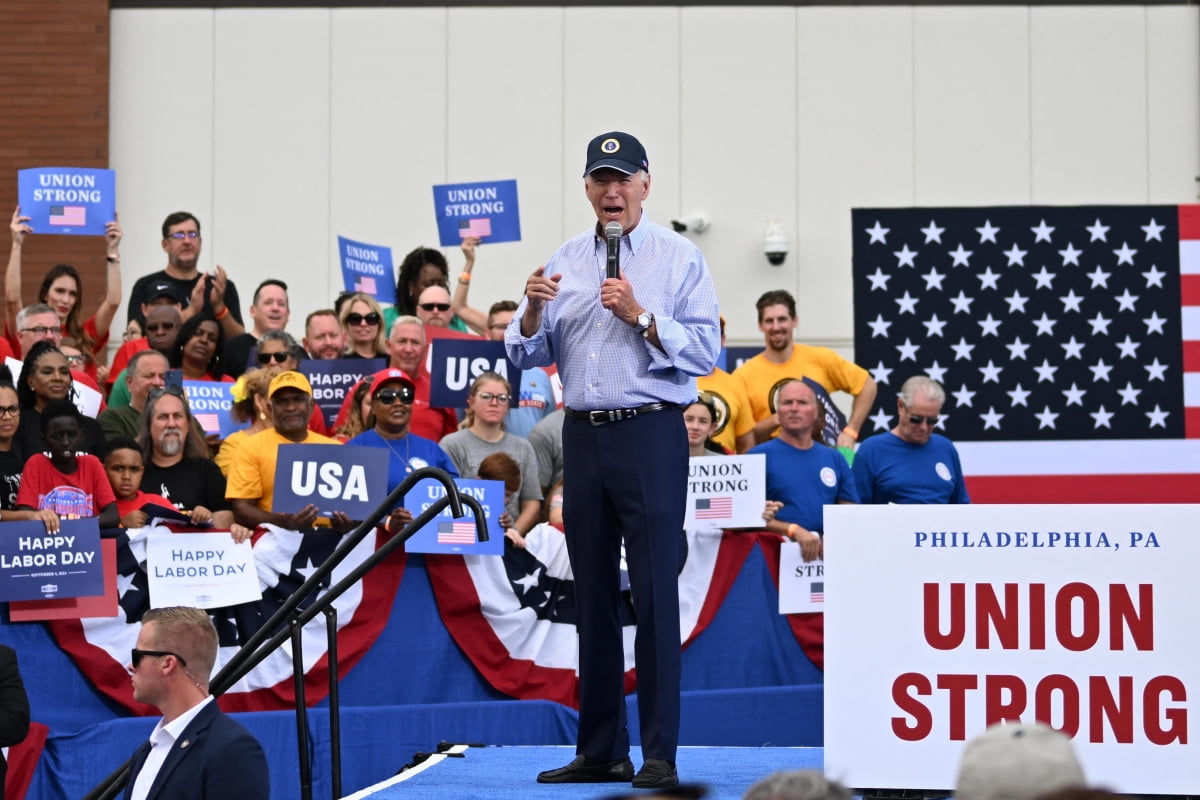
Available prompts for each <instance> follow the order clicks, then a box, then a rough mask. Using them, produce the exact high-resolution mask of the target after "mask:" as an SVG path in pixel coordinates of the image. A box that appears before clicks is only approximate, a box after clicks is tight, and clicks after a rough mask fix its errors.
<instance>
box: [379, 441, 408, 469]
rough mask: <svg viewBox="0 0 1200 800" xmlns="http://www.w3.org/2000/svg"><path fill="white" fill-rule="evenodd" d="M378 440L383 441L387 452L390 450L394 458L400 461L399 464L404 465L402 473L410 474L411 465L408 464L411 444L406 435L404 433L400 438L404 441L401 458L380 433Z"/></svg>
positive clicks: (397, 451)
mask: <svg viewBox="0 0 1200 800" xmlns="http://www.w3.org/2000/svg"><path fill="white" fill-rule="evenodd" d="M376 433H379V431H376ZM379 438H380V439H383V443H384V444H386V445H387V446H388V450H391V451H392V454H393V455H394V456H396V458H398V459H400V461H401V463H403V464H404V471H405V472H412V464H410V463H409V454H410V452H411V448H412V443H411V442H410V441H409V438H408V433H407V432H405V434H404V436H402V437H401V438H402V439H404V455H403V456H401V455H400V451H399V450H397V449H396V448H394V447H392V441H391V439H389V438H388V437H386V436H384V435H383V434H382V433H380V434H379Z"/></svg>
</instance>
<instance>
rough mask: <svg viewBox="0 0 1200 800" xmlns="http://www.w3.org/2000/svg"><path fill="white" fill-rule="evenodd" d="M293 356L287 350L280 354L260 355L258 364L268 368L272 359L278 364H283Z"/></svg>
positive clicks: (281, 351)
mask: <svg viewBox="0 0 1200 800" xmlns="http://www.w3.org/2000/svg"><path fill="white" fill-rule="evenodd" d="M290 355H291V353H289V352H288V351H287V350H280V351H279V352H278V353H259V354H258V363H260V364H262V365H264V366H266V365H267V364H270V363H271V359H275V363H276V364H282V363H283V362H285V361H287V360H288V357H289V356H290Z"/></svg>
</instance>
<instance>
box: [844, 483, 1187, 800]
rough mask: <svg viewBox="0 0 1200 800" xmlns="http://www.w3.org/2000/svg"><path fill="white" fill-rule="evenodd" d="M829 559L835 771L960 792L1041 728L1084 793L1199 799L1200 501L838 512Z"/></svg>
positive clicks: (853, 780) (867, 783)
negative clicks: (1004, 726) (1068, 758)
mask: <svg viewBox="0 0 1200 800" xmlns="http://www.w3.org/2000/svg"><path fill="white" fill-rule="evenodd" d="M825 549H826V553H825V557H826V559H827V560H829V561H830V562H831V563H833V564H836V565H837V570H838V580H837V582H836V583H834V584H833V585H832V586H831V587H830V589H831V591H829V592H827V593H826V603H825V771H826V772H827V773H828V774H831V775H835V776H837V777H838V778H839V779H841V780H843V781H844V782H846V783H847V784H849V785H851V786H855V787H887V788H912V789H951V788H953V785H954V778H955V774H956V772H957V766H958V760H959V758H960V756H961V753H962V750H963V747H964V744H965V743H966V741H967V740H968V739H969V738H971V737H972V736H975V735H976V734H978V733H979V732H981V731H982V730H983V729H984V728H985V727H986V726H987V725H988V724H990V723H992V722H996V721H999V720H1001V719H1021V720H1024V721H1026V722H1029V721H1032V720H1035V719H1036V720H1041V721H1043V722H1046V723H1047V724H1049V725H1051V726H1053V727H1055V728H1057V729H1059V730H1062V731H1063V732H1064V733H1067V734H1068V735H1070V736H1071V737H1072V738H1073V742H1074V745H1075V749H1076V752H1077V753H1078V754H1079V756H1080V759H1081V761H1082V762H1083V765H1084V771H1085V774H1086V776H1087V779H1088V783H1089V784H1091V785H1099V786H1104V787H1107V788H1111V789H1114V790H1116V791H1118V792H1126V793H1129V792H1135V793H1147V794H1194V793H1195V792H1196V790H1197V788H1198V787H1200V768H1198V767H1197V765H1198V764H1200V745H1198V744H1197V742H1196V734H1195V733H1193V731H1194V730H1195V729H1196V719H1197V716H1198V715H1200V706H1197V700H1198V699H1200V636H1198V635H1197V634H1198V632H1200V623H1198V622H1197V619H1198V617H1197V614H1198V613H1200V611H1198V609H1200V582H1198V581H1197V580H1196V579H1195V575H1194V573H1195V565H1196V564H1197V562H1198V561H1200V506H1192V505H1176V506H1151V505H1145V506H1067V505H1028V506H1019V505H1016V506H831V507H827V508H826V509H825Z"/></svg>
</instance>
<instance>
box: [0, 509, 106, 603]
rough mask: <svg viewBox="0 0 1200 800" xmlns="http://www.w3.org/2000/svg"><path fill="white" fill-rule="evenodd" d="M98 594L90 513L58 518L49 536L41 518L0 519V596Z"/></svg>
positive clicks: (96, 544)
mask: <svg viewBox="0 0 1200 800" xmlns="http://www.w3.org/2000/svg"><path fill="white" fill-rule="evenodd" d="M102 594H104V564H103V562H102V560H101V558H100V525H99V522H98V521H97V519H96V517H88V518H86V519H64V520H61V521H60V522H59V529H58V533H56V534H54V535H53V536H51V535H50V534H48V533H46V526H45V525H44V524H43V523H42V521H41V520H32V521H21V522H5V523H3V524H2V525H0V600H4V601H7V600H51V599H55V598H66V597H95V596H97V595H102Z"/></svg>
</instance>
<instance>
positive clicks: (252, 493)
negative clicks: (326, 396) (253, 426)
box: [225, 371, 353, 531]
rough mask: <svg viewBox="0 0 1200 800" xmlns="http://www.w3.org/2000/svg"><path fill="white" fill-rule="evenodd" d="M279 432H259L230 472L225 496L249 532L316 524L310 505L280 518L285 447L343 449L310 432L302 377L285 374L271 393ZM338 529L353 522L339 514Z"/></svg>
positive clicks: (240, 452)
mask: <svg viewBox="0 0 1200 800" xmlns="http://www.w3.org/2000/svg"><path fill="white" fill-rule="evenodd" d="M267 397H268V402H269V403H270V404H271V415H272V418H273V419H274V420H275V427H273V428H267V429H266V430H265V431H260V432H259V433H256V434H254V435H253V436H251V437H250V438H248V439H246V441H245V442H243V443H242V446H241V447H239V448H238V450H237V452H236V453H235V454H234V457H233V463H232V464H231V465H230V467H229V481H228V484H227V486H226V488H225V497H226V498H227V499H228V500H229V502H230V503H231V504H232V505H233V513H234V516H236V517H237V521H238V522H240V523H241V524H243V525H245V526H246V527H248V528H254V527H256V526H258V525H264V524H269V525H278V526H279V527H281V528H287V529H289V530H294V531H296V530H301V529H303V528H310V527H312V526H313V524H314V523H315V522H316V521H317V507H316V506H315V505H313V504H311V503H310V504H308V505H307V506H305V507H304V508H302V509H300V510H299V511H296V512H293V513H289V514H279V513H276V512H275V511H273V510H272V507H273V504H274V500H275V462H276V459H277V457H278V454H279V445H281V444H341V442H339V441H338V440H337V439H330V438H329V437H328V436H321V435H320V434H318V433H313V432H312V431H310V430H309V429H308V418H309V417H310V416H311V415H312V409H313V399H312V386H311V385H310V384H309V382H308V379H307V378H305V377H304V376H303V375H301V374H300V373H299V372H290V371H289V372H281V373H279V374H278V375H276V376H275V377H274V378H272V379H271V384H270V386H269V387H268V388H267ZM332 525H333V527H334V528H335V529H336V530H339V531H344V530H349V529H350V528H351V527H352V526H353V523H352V522H351V521H350V519H349V518H348V517H346V515H345V514H343V513H342V512H340V511H337V512H334V515H333V518H332Z"/></svg>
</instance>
